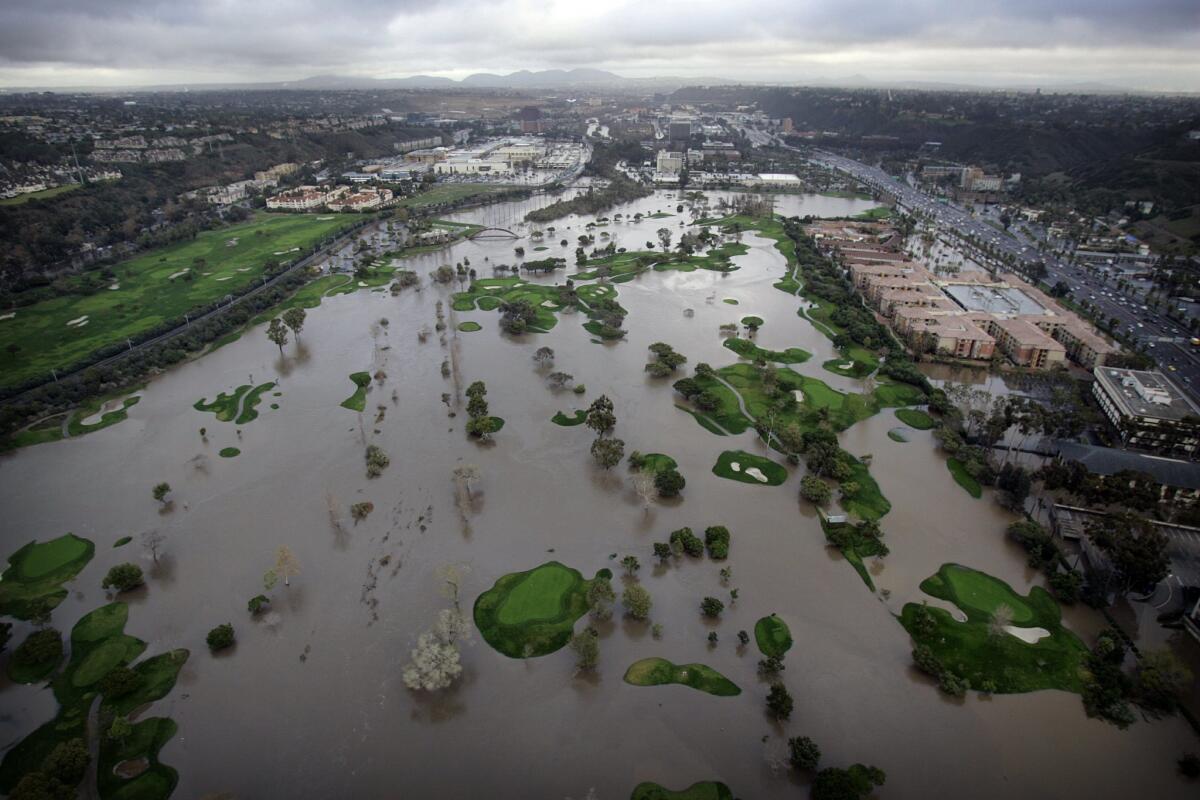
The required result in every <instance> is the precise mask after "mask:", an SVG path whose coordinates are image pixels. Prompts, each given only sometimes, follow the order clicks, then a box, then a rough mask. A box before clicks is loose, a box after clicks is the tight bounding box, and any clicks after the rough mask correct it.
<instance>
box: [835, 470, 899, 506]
mask: <svg viewBox="0 0 1200 800" xmlns="http://www.w3.org/2000/svg"><path fill="white" fill-rule="evenodd" d="M846 483H857V484H858V491H857V492H855V493H854V494H852V495H843V496H841V497H840V498H839V499H838V503H839V504H840V505H841V507H842V508H844V509H846V511H848V512H850V513H851V514H853V515H854V516H855V517H857V518H858V519H860V520H875V521H878V520H879V519H881V518H882V517H883V516H884V515H886V514H887V513H888V512H889V511H891V510H892V504H891V503H890V502H889V501H888V499H887V498H886V497H884V496H883V492H881V491H880V490H879V484H878V483H877V482H876V481H875V478H874V477H873V476H872V475H871V471H870V470H868V469H867V465H866V464H864V463H862V462H861V461H859V460H858V459H854V460H853V461H851V463H850V478H849V480H847V481H846Z"/></svg>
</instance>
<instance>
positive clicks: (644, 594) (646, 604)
mask: <svg viewBox="0 0 1200 800" xmlns="http://www.w3.org/2000/svg"><path fill="white" fill-rule="evenodd" d="M621 602H622V603H623V604H624V606H625V610H626V611H627V612H629V616H631V617H633V618H634V619H646V618H647V617H649V616H650V607H651V606H652V605H653V604H654V601H653V600H652V599H651V597H650V592H648V591H646V589H644V588H643V587H642V586H641V584H637V583H635V584H633V585H632V586H630V587H629V588H627V589H626V590H625V591H624V592H622V593H621Z"/></svg>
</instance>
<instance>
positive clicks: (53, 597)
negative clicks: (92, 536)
mask: <svg viewBox="0 0 1200 800" xmlns="http://www.w3.org/2000/svg"><path fill="white" fill-rule="evenodd" d="M95 552H96V546H95V545H94V544H93V543H92V542H91V541H89V540H88V539H82V538H80V537H78V536H75V535H74V534H71V533H68V534H66V535H65V536H60V537H58V538H57V539H51V540H50V541H48V542H36V541H34V542H30V543H29V544H27V545H25V546H24V547H22V548H21V549H20V550H18V551H17V552H15V553H13V554H12V555H11V556H9V558H8V568H7V569H5V570H4V574H3V575H2V576H0V614H3V615H6V616H11V617H16V618H17V619H24V620H28V619H33V618H34V617H37V616H39V615H40V614H41V613H43V612H45V613H49V612H50V611H51V610H52V609H54V608H55V607H56V606H58V604H59V603H61V602H62V601H63V598H64V597H66V596H67V590H66V589H64V588H63V586H62V585H63V584H64V583H66V582H67V581H69V580H71V579H72V578H74V577H75V576H76V575H78V574H79V571H80V570H82V569H83V568H84V567H85V566H86V565H87V563H88V562H89V561H91V560H92V555H93V554H94V553H95Z"/></svg>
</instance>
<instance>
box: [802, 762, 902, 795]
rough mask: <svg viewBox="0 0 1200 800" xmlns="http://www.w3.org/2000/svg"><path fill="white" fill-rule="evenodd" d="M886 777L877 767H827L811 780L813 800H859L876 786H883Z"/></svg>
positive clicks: (859, 765) (856, 765)
mask: <svg viewBox="0 0 1200 800" xmlns="http://www.w3.org/2000/svg"><path fill="white" fill-rule="evenodd" d="M886 780H887V775H886V774H885V773H884V771H883V770H881V769H879V768H878V767H868V766H863V765H862V764H854V765H852V766H851V767H850V768H849V769H841V768H840V767H827V768H825V769H823V770H821V771H820V772H818V773H817V777H816V778H815V779H814V780H813V785H812V799H813V800H861V798H864V797H867V796H868V795H870V794H871V792H872V790H874V789H875V787H876V786H883V784H884V783H885V782H886Z"/></svg>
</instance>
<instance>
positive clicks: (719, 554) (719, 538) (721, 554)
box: [704, 525, 729, 559]
mask: <svg viewBox="0 0 1200 800" xmlns="http://www.w3.org/2000/svg"><path fill="white" fill-rule="evenodd" d="M704 546H705V547H706V548H708V555H709V558H715V559H722V558H728V556H729V529H728V528H726V527H725V526H724V525H713V526H710V527H708V528H705V529H704Z"/></svg>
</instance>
